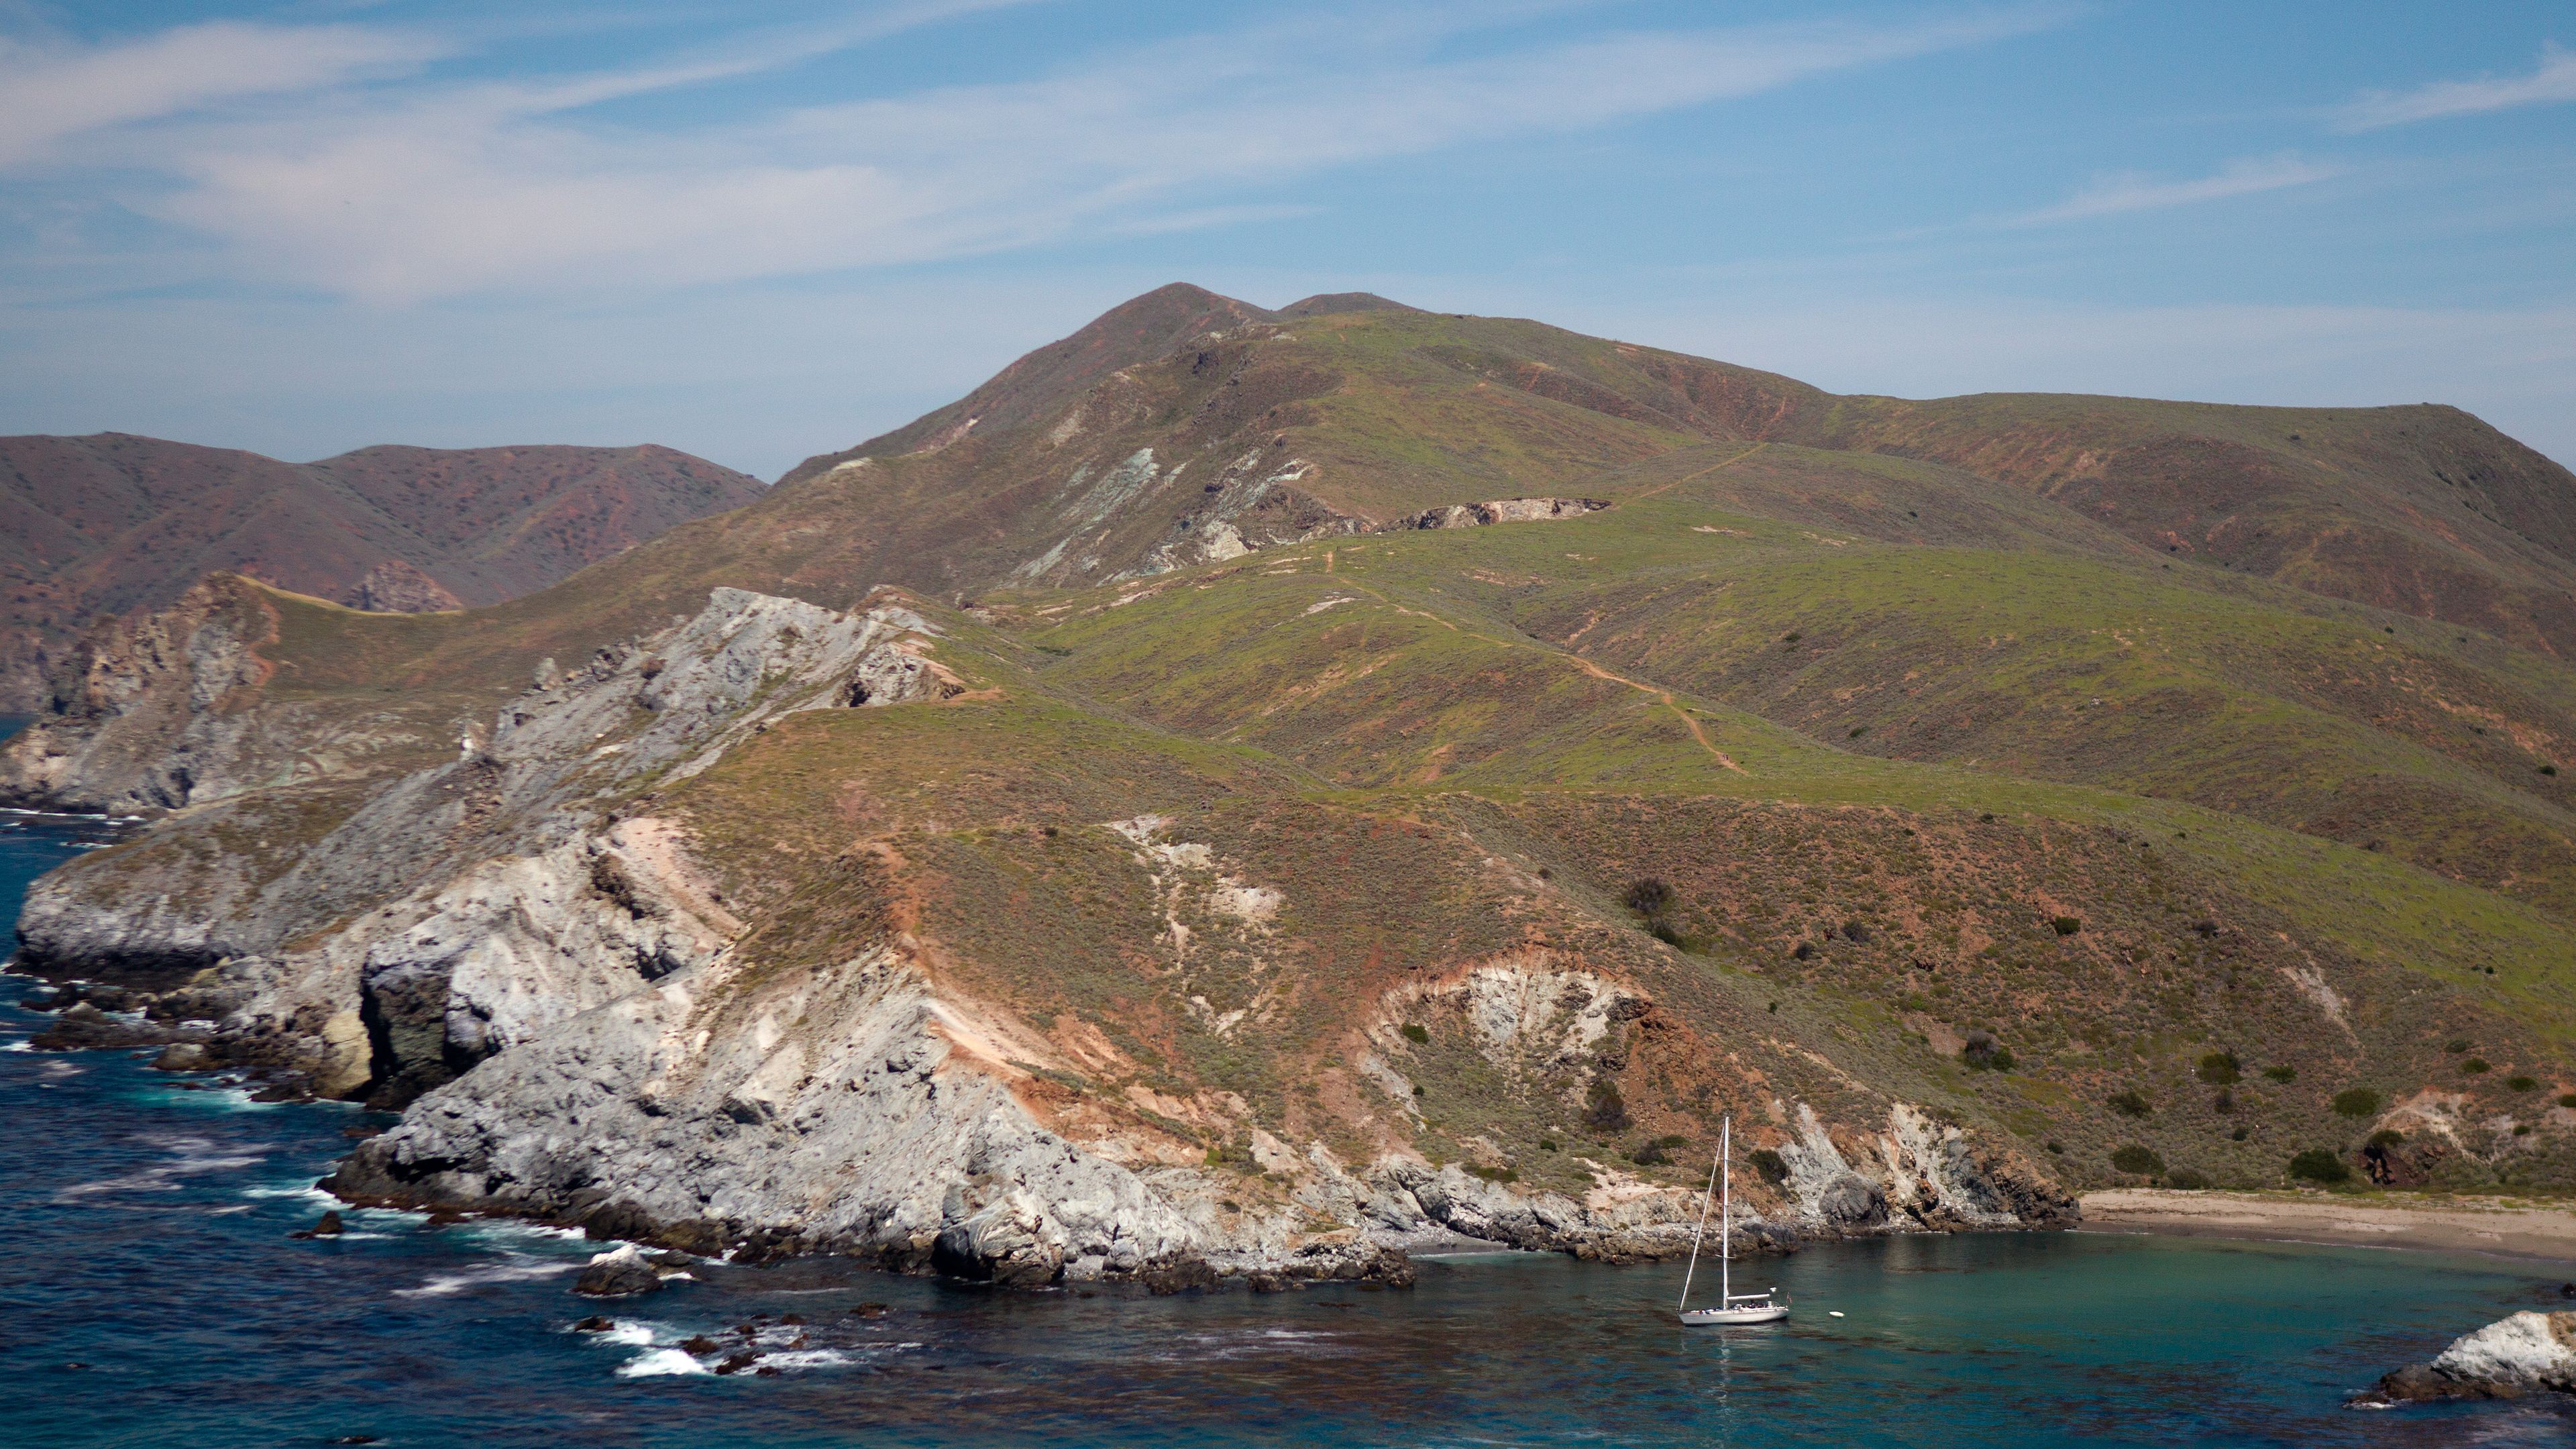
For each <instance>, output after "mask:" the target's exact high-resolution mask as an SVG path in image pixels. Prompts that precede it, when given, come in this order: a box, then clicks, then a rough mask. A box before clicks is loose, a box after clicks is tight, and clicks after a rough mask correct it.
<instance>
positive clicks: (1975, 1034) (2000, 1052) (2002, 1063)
mask: <svg viewBox="0 0 2576 1449" xmlns="http://www.w3.org/2000/svg"><path fill="white" fill-rule="evenodd" d="M1959 1061H1960V1062H1961V1064H1963V1065H1964V1066H1966V1067H1967V1069H1968V1070H1969V1071H1972V1072H2009V1071H2011V1070H2012V1069H2013V1054H2012V1048H2010V1047H2008V1046H2005V1045H2004V1044H2003V1043H2002V1042H1999V1041H1997V1040H1995V1037H1994V1033H1992V1032H1988V1031H1972V1032H1970V1033H1968V1040H1967V1044H1966V1045H1965V1046H1962V1047H1960V1048H1959Z"/></svg>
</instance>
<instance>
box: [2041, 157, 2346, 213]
mask: <svg viewBox="0 0 2576 1449" xmlns="http://www.w3.org/2000/svg"><path fill="white" fill-rule="evenodd" d="M2344 169H2345V168H2343V167H2340V166H2329V165H2323V164H2320V163H2317V162H2313V161H2305V160H2302V159H2300V158H2299V157H2296V156H2267V157H2247V158H2244V159H2241V160H2236V161H2230V162H2228V163H2227V164H2226V165H2225V166H2223V167H2221V168H2219V170H2218V172H2217V173H2216V174H2215V175H2210V176H2203V177H2200V178H2198V179H2197V180H2191V181H2159V180H2156V179H2155V178H2153V177H2149V176H2142V175H2140V174H2138V173H2137V172H2134V171H2125V172H2119V173H2115V174H2111V175H2105V176H2097V177H2095V178H2094V179H2093V181H2092V183H2091V184H2090V185H2087V186H2086V187H2085V188H2084V189H2083V190H2081V191H2078V192H2076V193H2075V194H2074V195H2073V196H2070V197H2068V198H2067V199H2066V200H2064V201H2061V202H2059V203H2058V204H2057V205H2055V206H2048V207H2042V208H2040V209H2039V210H2037V211H2033V212H2027V213H2024V214H2023V215H2021V216H2018V217H2015V218H2013V221H2014V223H2015V224H2017V225H2023V226H2038V225H2044V224H2046V223H2049V222H2059V221H2083V220H2088V219H2090V218H2093V217H2097V216H2117V215H2120V214H2122V213H2125V212H2132V211H2157V210H2161V209H2163V208H2165V207H2169V206H2191V205H2194V204H2196V203H2199V202H2203V201H2221V200H2225V199H2226V198H2228V197H2231V196H2252V195H2256V194H2258V193H2260V192H2265V191H2280V190H2283V189H2285V188H2288V187H2292V186H2306V185H2309V184H2310V183H2312V182H2318V181H2325V180H2328V179H2330V178H2332V177H2336V176H2341V175H2343V174H2344Z"/></svg>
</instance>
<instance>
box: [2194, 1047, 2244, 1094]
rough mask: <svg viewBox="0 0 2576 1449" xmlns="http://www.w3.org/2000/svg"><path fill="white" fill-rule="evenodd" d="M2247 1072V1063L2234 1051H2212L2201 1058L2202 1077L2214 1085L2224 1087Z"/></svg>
mask: <svg viewBox="0 0 2576 1449" xmlns="http://www.w3.org/2000/svg"><path fill="white" fill-rule="evenodd" d="M2244 1074H2245V1064H2244V1063H2242V1062H2240V1061H2238V1060H2236V1053H2234V1052H2211V1053H2210V1054H2209V1055H2207V1056H2205V1057H2202V1058H2201V1059H2200V1079H2201V1080H2202V1081H2204V1082H2207V1083H2209V1084H2210V1085H2211V1086H2213V1087H2224V1086H2226V1085H2227V1084H2228V1083H2230V1082H2233V1081H2235V1080H2236V1079H2237V1078H2239V1077H2241V1076H2243V1075H2244Z"/></svg>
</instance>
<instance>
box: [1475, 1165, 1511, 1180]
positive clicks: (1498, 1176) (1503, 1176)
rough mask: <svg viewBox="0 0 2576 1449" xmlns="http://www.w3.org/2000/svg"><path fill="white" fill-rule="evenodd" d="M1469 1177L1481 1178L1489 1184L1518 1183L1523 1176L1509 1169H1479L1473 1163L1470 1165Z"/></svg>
mask: <svg viewBox="0 0 2576 1449" xmlns="http://www.w3.org/2000/svg"><path fill="white" fill-rule="evenodd" d="M1467 1175H1468V1176H1470V1177H1481V1178H1483V1179H1484V1180H1485V1181H1487V1182H1518V1181H1520V1180H1521V1175H1520V1174H1519V1173H1517V1172H1514V1171H1512V1170H1511V1169H1510V1168H1508V1167H1477V1166H1475V1165H1474V1164H1472V1163H1471V1164H1469V1165H1468V1168H1467Z"/></svg>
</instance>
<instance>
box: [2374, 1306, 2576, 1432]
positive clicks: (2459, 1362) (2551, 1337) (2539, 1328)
mask: <svg viewBox="0 0 2576 1449" xmlns="http://www.w3.org/2000/svg"><path fill="white" fill-rule="evenodd" d="M2535 1389H2554V1390H2557V1391H2558V1392H2560V1393H2576V1312H2562V1313H2516V1314H2513V1315H2512V1316H2510V1317H2506V1318H2499V1319H2497V1320H2496V1321H2495V1322H2493V1323H2490V1324H2488V1325H2487V1326H2486V1327H2484V1328H2481V1329H2479V1330H2478V1331H2477V1332H2475V1333H2468V1334H2462V1335H2461V1336H2460V1337H2458V1338H2455V1339H2453V1340H2451V1346H2450V1347H2449V1348H2446V1349H2444V1350H2442V1351H2441V1352H2440V1353H2439V1354H2437V1355H2435V1356H2434V1359H2433V1361H2432V1362H2431V1363H2422V1364H2412V1365H2409V1366H2408V1367H2405V1368H2402V1369H2398V1370H2397V1371H2396V1372H2394V1373H2391V1374H2388V1375H2386V1376H2384V1377H2382V1378H2381V1379H2380V1381H2379V1382H2378V1384H2377V1385H2375V1386H2373V1387H2372V1388H2370V1389H2368V1390H2366V1391H2364V1392H2363V1393H2362V1394H2360V1395H2359V1396H2357V1397H2356V1398H2354V1400H2353V1404H2354V1406H2355V1407H2358V1408H2384V1407H2386V1406H2388V1405H2390V1404H2422V1403H2433V1402H2437V1401H2439V1400H2443V1399H2511V1398H2518V1397H2520V1396H2521V1395H2523V1394H2526V1393H2529V1392H2531V1391H2532V1390H2535Z"/></svg>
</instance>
